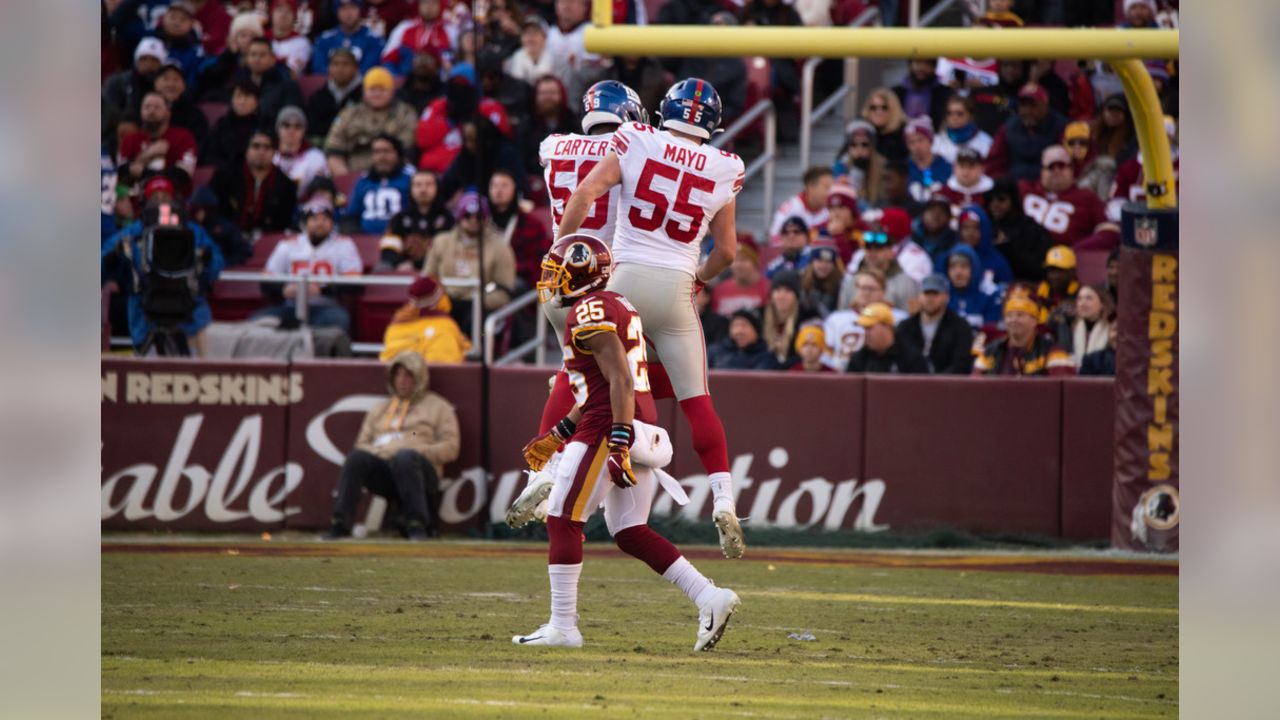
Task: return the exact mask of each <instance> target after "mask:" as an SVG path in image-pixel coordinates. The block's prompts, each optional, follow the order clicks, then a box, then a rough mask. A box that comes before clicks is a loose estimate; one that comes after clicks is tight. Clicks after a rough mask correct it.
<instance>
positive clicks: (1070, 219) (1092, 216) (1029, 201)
mask: <svg viewBox="0 0 1280 720" xmlns="http://www.w3.org/2000/svg"><path fill="white" fill-rule="evenodd" d="M1020 189H1021V190H1022V210H1023V212H1025V213H1026V214H1027V216H1028V217H1030V218H1031V219H1033V220H1035V221H1036V222H1038V223H1040V225H1041V226H1043V227H1044V229H1045V230H1046V231H1047V232H1048V233H1049V238H1050V239H1051V240H1052V241H1053V244H1055V245H1075V244H1077V243H1079V242H1080V241H1082V240H1084V239H1085V238H1087V237H1089V236H1090V235H1092V234H1093V232H1094V230H1095V228H1097V226H1098V225H1099V224H1101V223H1104V222H1106V220H1107V217H1106V208H1105V207H1103V205H1102V201H1101V200H1100V199H1098V196H1097V195H1095V194H1093V193H1092V192H1090V191H1088V190H1085V189H1083V188H1080V187H1077V186H1076V178H1075V172H1074V171H1073V170H1072V169H1071V155H1070V154H1068V153H1067V150H1066V148H1064V147H1062V146H1061V145H1051V146H1049V147H1047V148H1045V150H1044V157H1043V166H1042V168H1041V170H1040V180H1039V181H1038V182H1032V181H1024V182H1022V183H1021V188H1020Z"/></svg>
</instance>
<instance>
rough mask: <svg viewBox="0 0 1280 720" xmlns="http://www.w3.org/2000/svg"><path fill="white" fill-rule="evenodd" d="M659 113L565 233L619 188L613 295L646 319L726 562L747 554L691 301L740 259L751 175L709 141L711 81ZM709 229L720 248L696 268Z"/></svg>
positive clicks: (678, 92)
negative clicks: (739, 208) (738, 215)
mask: <svg viewBox="0 0 1280 720" xmlns="http://www.w3.org/2000/svg"><path fill="white" fill-rule="evenodd" d="M661 115H662V129H661V130H658V129H655V128H654V127H652V126H651V125H645V124H640V123H634V122H632V123H625V124H623V125H622V126H621V127H619V128H618V129H617V131H615V132H614V134H613V137H612V138H610V141H609V152H608V153H606V154H605V156H604V157H603V158H602V159H601V160H600V162H599V163H598V164H597V165H596V166H595V167H594V168H593V169H592V170H591V172H590V173H589V174H588V175H587V176H586V178H585V179H583V181H582V182H581V184H579V185H578V189H577V190H575V191H574V192H573V195H572V196H571V197H570V198H569V202H568V203H567V204H566V205H565V209H564V213H563V215H561V217H560V222H559V232H560V233H562V234H568V233H575V232H577V231H578V230H579V228H582V227H583V226H584V223H586V222H587V219H588V217H590V214H591V212H592V209H593V208H595V207H596V204H597V202H598V200H599V198H601V197H602V196H605V195H608V194H610V193H612V192H613V191H614V189H615V188H617V187H621V189H622V192H621V196H620V197H619V204H618V218H617V227H616V228H615V229H614V237H613V246H612V248H613V257H614V261H615V262H616V263H617V267H616V268H615V270H614V272H613V274H612V277H611V279H610V280H609V289H610V290H612V291H614V292H616V293H618V294H620V295H622V296H623V297H625V298H627V300H629V301H630V302H631V303H632V304H633V305H634V306H635V308H636V309H637V310H638V311H639V313H640V317H642V318H643V319H644V324H645V331H646V332H647V333H648V338H649V339H650V341H651V342H652V343H653V346H654V349H655V350H656V351H657V354H658V359H659V360H661V362H662V364H663V366H664V367H665V368H666V374H667V376H669V378H670V383H671V386H672V388H673V390H674V395H675V397H676V399H677V400H678V401H679V403H680V409H681V410H682V411H683V412H684V415H685V418H686V419H688V421H689V428H690V430H691V431H692V435H693V448H694V450H695V451H696V452H697V453H698V457H699V458H700V459H701V461H702V465H703V467H704V468H705V469H706V471H707V475H708V477H709V480H710V483H711V491H712V494H713V497H714V498H715V500H714V505H713V508H712V519H713V520H714V521H715V524H716V529H717V530H718V531H719V533H720V548H721V550H722V551H723V552H724V554H725V556H726V557H730V558H734V557H741V556H742V554H743V552H744V551H745V549H746V543H745V540H744V538H743V536H742V526H741V525H740V524H739V522H738V517H737V511H736V508H735V505H734V497H733V485H732V480H731V477H730V475H729V453H728V448H727V446H726V442H725V435H724V426H723V425H722V424H721V423H720V417H719V416H718V415H717V414H716V411H715V408H714V406H713V405H712V403H711V396H710V394H709V391H708V389H707V349H706V345H705V344H704V341H703V335H702V324H701V323H700V322H699V320H698V312H697V310H696V309H695V308H694V304H693V296H694V294H695V293H697V292H699V291H700V290H701V289H702V287H703V285H704V284H705V283H706V282H708V281H710V280H712V279H713V278H715V277H716V276H717V275H719V274H720V273H721V272H723V271H724V270H725V269H726V268H728V267H729V265H730V264H731V263H732V262H733V258H734V255H736V254H737V248H738V241H737V229H736V224H735V218H734V209H735V205H736V201H735V198H736V196H737V194H738V192H739V191H740V190H741V189H742V183H743V179H744V168H743V164H742V159H741V158H739V157H738V156H737V155H734V154H732V153H728V152H724V151H722V150H719V149H717V148H714V147H712V146H711V145H708V144H707V141H708V140H710V139H711V135H712V133H713V132H714V131H715V130H716V128H717V127H718V126H719V124H720V96H719V95H718V94H717V93H716V91H715V88H713V87H711V84H710V83H708V82H707V81H705V80H700V79H697V78H689V79H687V80H681V81H680V82H678V83H676V84H675V85H673V86H671V89H670V90H668V91H667V95H666V97H665V98H663V100H662V108H661ZM708 231H710V233H711V236H712V238H713V239H714V240H715V246H714V247H713V248H712V250H711V252H710V254H709V255H708V256H707V258H706V260H705V261H703V262H702V263H701V264H699V257H700V254H701V243H702V239H703V238H704V237H705V236H706V234H707V232H708Z"/></svg>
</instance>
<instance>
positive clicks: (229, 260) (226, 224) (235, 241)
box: [187, 185, 253, 267]
mask: <svg viewBox="0 0 1280 720" xmlns="http://www.w3.org/2000/svg"><path fill="white" fill-rule="evenodd" d="M187 212H188V213H190V215H191V221H192V222H194V223H196V224H197V225H199V226H200V227H202V228H204V229H205V232H207V233H209V237H210V239H212V240H213V242H214V243H215V244H216V245H217V246H218V248H219V250H221V251H222V259H223V260H224V261H225V262H226V264H227V266H228V267H234V266H236V265H241V264H243V263H244V262H245V261H247V260H248V259H249V257H250V256H252V255H253V247H252V246H250V245H249V243H248V241H246V240H245V239H244V235H243V234H242V233H241V232H240V228H238V227H236V224H235V223H234V222H231V220H229V219H227V217H226V216H224V215H223V214H222V213H221V212H219V211H218V197H217V196H216V195H214V194H213V190H212V189H210V188H209V186H207V185H205V186H203V187H198V188H196V190H195V193H194V194H192V196H191V201H190V202H188V203H187Z"/></svg>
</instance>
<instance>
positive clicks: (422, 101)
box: [396, 53, 444, 115]
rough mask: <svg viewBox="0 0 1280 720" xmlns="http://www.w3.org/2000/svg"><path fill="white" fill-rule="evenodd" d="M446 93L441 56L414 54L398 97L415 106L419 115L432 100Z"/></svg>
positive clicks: (397, 94)
mask: <svg viewBox="0 0 1280 720" xmlns="http://www.w3.org/2000/svg"><path fill="white" fill-rule="evenodd" d="M443 94H444V81H442V80H441V79H440V58H438V57H436V56H435V55H432V54H431V53H418V54H417V55H414V56H413V64H412V65H411V66H410V68H409V77H408V78H406V79H405V82H404V84H403V85H401V86H400V89H399V90H397V91H396V97H397V98H399V99H400V100H403V101H404V102H406V103H408V104H409V105H410V106H412V107H413V109H414V111H415V112H417V113H418V114H419V115H421V114H422V111H423V110H426V109H427V105H430V104H431V101H432V100H435V99H436V98H438V97H440V96H441V95H443Z"/></svg>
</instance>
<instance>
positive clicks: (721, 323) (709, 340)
mask: <svg viewBox="0 0 1280 720" xmlns="http://www.w3.org/2000/svg"><path fill="white" fill-rule="evenodd" d="M738 251H739V252H738V256H739V257H741V256H742V252H741V251H742V246H741V245H739V246H738ZM727 282H729V281H728V280H725V281H724V282H722V283H720V284H721V285H723V284H725V283H727ZM767 290H768V287H767V286H766V291H767ZM711 300H712V298H711V293H710V292H706V291H704V292H699V293H694V295H693V304H694V307H696V308H697V309H698V322H699V323H701V324H702V342H703V343H704V345H705V347H708V348H711V347H715V344H716V343H718V342H720V341H721V340H723V339H724V338H725V337H726V336H728V334H729V318H727V317H725V316H724V315H721V314H720V313H717V312H715V311H713V310H712V309H711Z"/></svg>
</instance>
